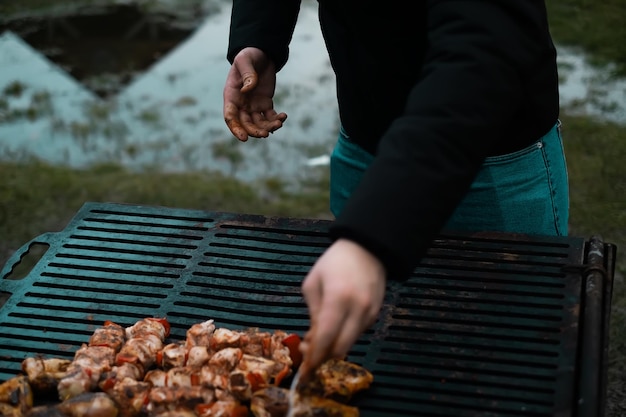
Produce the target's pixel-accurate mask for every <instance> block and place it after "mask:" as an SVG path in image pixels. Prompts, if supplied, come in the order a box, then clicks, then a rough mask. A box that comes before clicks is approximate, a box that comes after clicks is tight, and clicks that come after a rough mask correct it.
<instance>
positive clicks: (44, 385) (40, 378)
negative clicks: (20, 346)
mask: <svg viewBox="0 0 626 417" xmlns="http://www.w3.org/2000/svg"><path fill="white" fill-rule="evenodd" d="M71 363H72V361H71V360H70V359H58V358H50V359H44V358H42V357H28V358H26V359H24V360H23V361H22V371H24V373H25V374H26V376H27V377H28V383H29V384H30V386H31V388H32V389H33V391H35V392H36V393H40V394H49V393H53V392H55V391H56V389H57V385H58V384H59V381H60V380H61V379H63V377H65V375H66V374H67V368H68V367H69V366H70V364H71Z"/></svg>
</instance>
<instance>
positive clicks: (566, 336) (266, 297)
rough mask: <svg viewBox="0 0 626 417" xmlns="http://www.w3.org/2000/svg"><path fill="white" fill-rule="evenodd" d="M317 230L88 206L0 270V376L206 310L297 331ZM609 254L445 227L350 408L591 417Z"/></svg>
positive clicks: (386, 325) (227, 321) (600, 384)
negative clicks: (34, 251)
mask: <svg viewBox="0 0 626 417" xmlns="http://www.w3.org/2000/svg"><path fill="white" fill-rule="evenodd" d="M329 224H330V222H329V221H327V220H313V219H294V218H281V217H267V216H260V215H250V214H239V213H224V212H207V211H199V210H185V209H173V208H167V207H149V206H137V205H129V204H113V203H86V204H85V205H84V206H83V207H82V208H81V209H80V210H79V211H78V212H77V213H76V215H75V216H74V218H73V219H72V220H71V221H70V222H69V223H68V225H67V226H66V227H65V229H64V230H62V231H60V232H56V233H46V234H43V235H41V236H38V237H36V238H35V239H33V240H32V241H31V242H28V243H26V244H25V245H24V246H23V247H22V248H20V249H19V250H18V251H17V252H16V253H15V254H14V255H13V256H12V257H11V259H9V261H8V262H7V263H6V265H5V266H4V268H3V269H2V271H0V285H1V287H0V290H2V291H3V292H8V293H11V296H10V297H9V298H8V300H7V301H6V303H5V304H4V305H3V306H2V307H1V308H0V380H3V379H6V378H8V377H10V376H11V375H12V374H15V373H17V372H18V371H19V369H18V368H19V362H21V360H22V359H23V358H24V357H26V356H28V355H29V354H32V353H36V354H42V355H44V356H56V357H68V358H71V355H72V354H73V351H75V350H76V349H77V348H78V346H79V345H80V343H83V342H85V341H86V340H87V339H88V337H89V335H90V334H91V332H92V331H93V330H94V329H95V327H97V326H98V325H100V324H101V323H102V322H103V321H104V320H113V321H116V322H118V323H120V324H124V325H130V324H132V322H133V321H134V320H138V319H141V318H143V317H146V316H167V317H168V319H169V320H170V322H171V323H172V337H171V340H178V339H181V338H183V337H184V330H185V329H186V328H187V327H188V326H189V325H190V324H193V323H195V322H199V321H204V320H206V319H207V318H214V319H215V321H216V324H217V325H218V326H224V327H230V328H243V327H247V326H248V325H252V326H257V327H260V328H262V329H267V330H272V329H274V328H281V329H284V330H287V331H295V332H298V333H300V334H302V333H303V332H304V331H305V330H306V328H307V325H308V315H307V311H306V306H305V304H304V303H303V300H302V297H301V295H300V292H299V285H300V282H301V280H302V279H303V278H304V276H305V274H306V271H307V270H308V268H310V266H311V265H312V263H313V262H314V261H315V259H316V258H317V256H319V254H321V253H322V251H323V250H324V249H325V247H327V245H328V243H329V239H328V235H327V233H326V230H327V227H328V225H329ZM40 244H43V245H47V246H49V248H48V250H47V251H46V253H45V254H44V255H43V256H42V258H41V259H40V260H39V261H38V262H37V264H36V265H35V266H34V267H33V268H32V270H31V271H30V272H29V274H28V275H27V276H26V277H24V278H22V279H19V280H11V279H7V278H8V277H10V276H11V270H12V269H13V268H14V267H15V266H16V265H17V264H18V263H19V260H20V259H21V258H23V257H24V256H26V255H27V254H28V252H29V251H30V250H31V248H32V247H33V245H40ZM615 254H616V247H615V246H614V245H612V244H609V243H605V242H603V240H602V238H600V237H598V236H592V237H591V238H590V239H584V238H580V237H543V236H542V237H538V236H525V235H517V234H508V233H484V232H481V233H450V232H446V233H443V234H442V235H441V236H439V237H437V239H435V240H434V241H433V244H432V246H431V248H430V249H429V251H428V254H427V256H426V257H425V259H424V261H423V262H422V263H421V264H420V265H419V266H418V267H417V268H416V270H415V271H414V273H413V275H412V276H411V278H410V279H409V280H408V281H406V282H404V283H399V282H393V281H390V282H389V283H388V285H387V293H386V297H385V301H384V305H383V308H382V310H381V315H380V318H379V320H378V322H377V323H376V324H375V325H374V326H373V327H372V329H370V330H369V331H367V332H366V333H365V334H364V335H363V336H362V337H361V338H360V339H359V340H358V341H357V343H356V344H355V346H354V348H353V349H352V351H351V352H350V354H349V357H348V359H349V360H352V361H354V362H357V363H360V364H362V365H364V366H366V367H368V369H370V370H372V371H373V373H374V375H375V383H374V386H373V387H372V389H371V390H369V391H368V392H367V393H366V394H364V395H360V396H357V398H355V399H354V403H355V404H356V405H358V406H359V407H360V408H361V411H362V416H363V417H375V416H383V415H389V413H390V412H393V414H394V415H398V416H402V415H413V414H414V413H415V409H414V408H413V407H417V408H418V409H419V412H420V415H422V416H425V417H429V416H433V417H434V416H437V417H448V416H455V417H456V416H468V417H475V416H476V417H477V416H481V417H508V416H534V417H543V416H558V417H568V416H572V417H574V416H576V417H587V416H588V417H601V416H603V414H604V413H603V410H604V395H605V392H606V364H607V351H608V322H609V312H610V300H611V293H612V282H613V274H614V267H615ZM242 290H244V291H242ZM104 291H108V292H109V293H110V295H107V294H105V293H104ZM199 293H202V294H203V295H198V294H199ZM137 294H141V295H142V297H141V298H140V299H138V297H137ZM487 295H489V297H487ZM211 301H215V304H210V302H211ZM268 306H271V308H268ZM242 308H247V309H249V310H250V311H249V312H248V313H246V312H245V311H242ZM537 312H540V313H541V312H543V316H541V314H540V313H537ZM554 323H558V325H555V324H554ZM511 327H513V328H515V331H516V332H517V333H516V334H517V336H516V335H514V334H513V333H512V330H511ZM407 329H410V330H407ZM555 335H557V336H556V337H555ZM418 341H419V343H418ZM551 387H553V388H551Z"/></svg>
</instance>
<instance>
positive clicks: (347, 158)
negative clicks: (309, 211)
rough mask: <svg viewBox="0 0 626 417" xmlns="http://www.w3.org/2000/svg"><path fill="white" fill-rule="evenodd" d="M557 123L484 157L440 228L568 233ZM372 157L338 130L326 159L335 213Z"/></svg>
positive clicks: (564, 172) (566, 188)
mask: <svg viewBox="0 0 626 417" xmlns="http://www.w3.org/2000/svg"><path fill="white" fill-rule="evenodd" d="M560 126H561V125H560V122H559V123H558V124H556V125H555V126H554V127H553V128H552V129H551V130H550V131H549V132H548V133H547V134H546V135H545V136H543V137H542V138H540V139H539V140H538V141H537V142H535V143H533V144H532V145H530V146H529V147H527V148H525V149H522V150H520V151H517V152H513V153H510V154H506V155H500V156H494V157H489V158H487V159H486V160H485V162H484V164H483V166H482V168H481V170H480V171H479V173H478V175H477V177H476V179H475V180H474V182H473V184H472V186H471V189H470V190H469V192H468V193H467V195H466V196H465V198H464V199H463V201H462V202H461V204H460V205H459V206H458V207H457V209H456V211H455V212H454V213H453V215H452V217H451V218H450V219H449V221H448V223H447V225H446V226H445V228H444V229H445V230H449V231H454V230H456V231H499V232H513V233H526V234H531V235H548V236H565V235H567V228H568V218H569V186H568V178H567V167H566V164H565V155H564V152H563V142H562V138H561V128H560ZM373 159H374V157H373V156H372V155H371V154H369V153H367V152H366V151H364V150H363V149H362V148H361V147H359V146H357V145H355V144H354V143H353V142H351V141H350V139H349V138H348V136H347V135H346V133H345V132H344V130H343V129H340V132H339V139H338V141H337V144H336V145H335V148H334V150H333V153H332V155H331V159H330V209H331V211H332V213H333V214H334V215H335V216H338V215H339V213H341V211H342V209H343V207H344V205H345V203H346V201H347V200H348V198H349V197H350V195H351V194H352V192H353V190H354V189H355V188H356V186H357V185H358V183H359V181H360V180H361V177H362V175H363V173H364V172H365V170H366V169H367V167H368V166H369V165H370V164H371V162H372V161H373Z"/></svg>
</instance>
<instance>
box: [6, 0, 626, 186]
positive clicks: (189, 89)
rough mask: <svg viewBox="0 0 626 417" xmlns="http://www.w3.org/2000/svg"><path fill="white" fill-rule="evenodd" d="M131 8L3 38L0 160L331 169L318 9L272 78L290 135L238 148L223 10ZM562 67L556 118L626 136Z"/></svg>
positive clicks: (274, 171)
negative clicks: (226, 94)
mask: <svg viewBox="0 0 626 417" xmlns="http://www.w3.org/2000/svg"><path fill="white" fill-rule="evenodd" d="M135 1H139V0H135ZM168 1H169V3H168ZM114 3H120V2H117V1H115V2H114ZM134 3H135V2H132V1H125V2H122V3H121V4H123V5H118V6H114V7H110V8H106V7H99V8H98V7H90V8H86V9H80V10H79V11H80V12H78V11H77V10H75V9H74V10H72V11H71V13H70V11H68V10H67V9H65V11H63V12H59V11H58V10H57V11H55V12H54V14H50V13H48V14H45V13H44V14H41V16H40V17H37V18H35V17H30V18H27V19H22V20H18V21H15V22H11V23H6V22H5V23H4V26H0V30H1V29H2V28H4V29H7V30H6V31H5V32H4V33H0V156H1V157H3V158H9V159H27V158H32V157H35V158H39V159H43V160H45V161H48V162H52V163H58V164H67V165H70V166H74V167H80V166H85V165H88V164H92V163H98V162H110V161H114V162H119V163H122V164H124V165H125V166H128V167H130V168H134V169H141V168H144V167H150V168H154V167H156V168H158V169H161V170H167V171H181V170H195V169H210V170H216V171H220V172H223V173H225V174H228V175H233V176H235V177H237V178H239V179H241V180H244V181H249V180H254V179H258V178H261V177H266V176H281V177H282V178H284V179H286V180H291V179H294V180H298V179H299V178H302V177H303V176H307V175H310V174H311V172H318V171H317V170H318V169H319V168H316V167H319V166H322V167H326V166H327V164H328V153H329V150H330V148H331V147H332V143H333V142H334V139H335V137H336V133H335V132H336V130H337V126H338V120H337V112H336V103H335V86H334V77H333V74H332V71H331V68H330V65H329V63H328V59H327V55H326V51H325V48H324V44H323V40H322V38H321V34H320V32H319V24H318V21H317V13H316V2H315V1H314V0H304V2H303V4H304V6H305V7H304V8H303V10H302V12H301V14H300V22H299V24H298V25H297V29H296V33H295V34H294V38H293V42H292V48H291V54H290V61H289V62H288V64H287V65H286V66H285V68H284V69H283V70H281V72H280V73H279V74H278V87H277V92H276V96H275V105H276V108H277V110H278V111H286V112H287V113H288V114H289V119H288V121H287V124H286V125H285V127H283V129H281V130H279V131H278V132H276V133H274V134H273V135H272V136H271V137H270V138H269V139H266V140H263V139H262V140H250V141H249V142H248V143H246V144H242V143H238V142H237V141H236V140H235V139H234V138H233V137H232V136H231V135H230V133H229V132H228V130H227V129H226V127H225V124H224V122H223V120H222V108H221V106H222V96H221V94H222V86H223V82H224V79H225V77H226V73H227V71H228V65H229V64H228V63H227V62H226V59H225V53H226V46H227V42H228V26H229V18H230V2H228V1H224V0H186V1H182V0H176V1H174V0H154V1H151V2H150V3H149V4H150V5H151V6H152V8H151V9H148V10H146V9H144V8H139V7H137V6H132V4H134ZM141 4H145V2H142V3H141ZM181 4H184V5H185V7H180V5H181ZM159 5H161V6H163V7H161V8H159V7H157V6H159ZM168 5H169V6H168ZM174 11H175V12H174ZM559 58H560V59H559V63H560V71H561V74H562V75H563V80H562V85H561V96H562V99H563V100H562V102H563V105H564V106H569V105H576V107H577V109H578V110H581V111H584V112H585V113H587V114H592V115H602V116H604V117H609V118H611V119H612V120H615V121H621V122H626V116H625V115H624V107H623V103H624V91H625V87H624V84H623V82H620V81H617V82H615V83H609V82H606V80H604V79H603V78H602V77H601V73H599V72H597V71H595V70H593V69H592V68H591V67H589V66H587V65H585V61H584V59H583V57H582V55H581V54H578V53H576V52H574V51H572V50H566V49H559ZM582 101H584V105H582V104H581V102H582ZM322 169H325V168H322Z"/></svg>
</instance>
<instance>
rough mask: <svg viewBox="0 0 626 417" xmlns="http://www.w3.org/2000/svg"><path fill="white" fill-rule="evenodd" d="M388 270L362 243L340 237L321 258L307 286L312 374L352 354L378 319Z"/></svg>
mask: <svg viewBox="0 0 626 417" xmlns="http://www.w3.org/2000/svg"><path fill="white" fill-rule="evenodd" d="M385 281H386V278H385V268H384V267H383V265H382V263H381V262H380V261H379V260H378V258H376V257H375V256H374V255H372V254H371V253H370V252H368V251H367V250H366V249H364V248H363V247H362V246H360V245H358V244H357V243H355V242H353V241H350V240H347V239H339V240H337V241H336V242H335V243H333V244H332V245H331V246H330V248H328V250H326V252H325V253H324V254H323V255H322V256H321V257H320V258H319V259H318V260H317V262H316V263H315V265H313V268H312V269H311V271H310V272H309V273H308V275H307V276H306V278H305V280H304V282H303V283H302V293H303V295H304V299H305V301H306V303H307V305H308V307H309V314H310V316H311V328H310V329H309V331H308V332H307V334H306V335H305V337H304V340H303V342H302V343H301V345H300V350H301V351H302V354H303V358H304V362H303V363H302V367H303V369H302V373H303V374H304V375H306V374H308V373H309V372H311V371H312V370H314V369H315V368H317V367H318V366H319V365H320V364H321V363H323V362H324V361H325V360H327V359H329V358H332V357H336V358H343V357H345V356H346V355H347V353H348V351H349V350H350V348H352V345H353V344H354V342H355V341H356V340H357V339H358V337H359V336H360V335H361V333H362V332H363V331H364V330H366V329H367V328H368V327H369V326H371V325H372V324H373V323H374V322H375V321H376V318H377V317H378V313H379V311H380V308H381V306H382V303H383V298H384V295H385Z"/></svg>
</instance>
